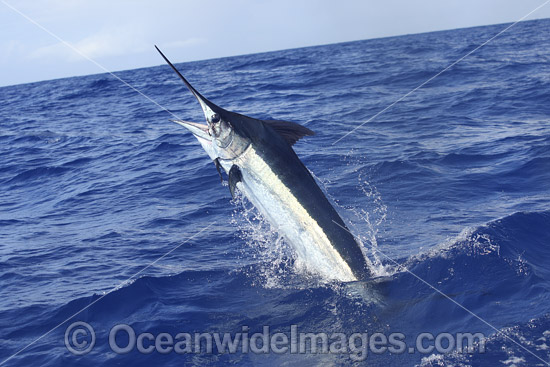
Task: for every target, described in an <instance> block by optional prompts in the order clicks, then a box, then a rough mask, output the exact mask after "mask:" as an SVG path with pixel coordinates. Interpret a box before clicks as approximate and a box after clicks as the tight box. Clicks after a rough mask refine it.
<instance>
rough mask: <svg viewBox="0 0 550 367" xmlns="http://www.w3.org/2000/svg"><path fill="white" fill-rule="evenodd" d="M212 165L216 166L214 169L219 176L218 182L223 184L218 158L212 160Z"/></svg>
mask: <svg viewBox="0 0 550 367" xmlns="http://www.w3.org/2000/svg"><path fill="white" fill-rule="evenodd" d="M214 165H215V166H216V169H217V170H218V174H219V175H220V181H221V182H222V183H223V176H222V169H221V168H222V166H221V165H220V160H219V159H218V158H216V159H214Z"/></svg>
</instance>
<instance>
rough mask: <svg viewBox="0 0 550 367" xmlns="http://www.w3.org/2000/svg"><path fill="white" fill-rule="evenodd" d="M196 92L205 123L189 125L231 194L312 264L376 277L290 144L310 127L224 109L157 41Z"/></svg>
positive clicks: (353, 276) (352, 277)
mask: <svg viewBox="0 0 550 367" xmlns="http://www.w3.org/2000/svg"><path fill="white" fill-rule="evenodd" d="M155 48H156V49H157V51H158V52H159V53H160V55H161V56H162V57H163V58H164V60H165V61H166V62H167V63H168V65H170V67H171V68H172V69H173V70H174V71H175V72H176V74H177V75H178V76H179V77H180V78H181V80H182V81H183V83H184V84H185V85H186V86H187V88H188V89H189V90H190V91H191V93H193V95H194V96H195V97H196V98H197V100H198V101H199V103H200V106H201V108H202V111H203V112H204V116H205V118H206V125H205V124H200V123H196V122H190V121H183V120H174V122H177V123H178V124H180V125H182V126H183V127H185V128H187V129H188V130H189V131H190V132H191V133H192V134H193V135H194V136H195V137H196V138H197V140H198V141H199V143H200V144H201V145H202V147H203V149H204V150H205V151H206V153H207V154H208V155H209V156H210V158H211V159H212V160H213V161H214V164H215V166H216V169H217V171H218V173H219V175H220V179H222V181H223V178H222V171H221V170H222V169H223V170H224V171H225V172H226V174H227V176H228V183H229V190H230V192H231V196H232V197H235V195H236V190H239V191H240V192H241V193H242V194H244V196H246V198H247V199H248V200H249V201H250V202H251V203H252V204H253V205H254V206H255V207H256V208H257V209H258V211H259V212H260V213H261V214H262V215H263V216H264V217H265V218H266V219H267V220H268V222H269V223H270V224H271V226H272V227H274V229H275V230H276V231H277V232H278V233H279V234H280V235H282V237H283V238H284V239H285V240H286V241H287V242H288V243H289V244H290V245H291V246H292V248H293V249H294V251H295V252H296V255H297V256H298V258H299V259H301V260H302V262H303V263H304V264H305V265H306V268H307V270H308V271H310V272H313V273H317V274H319V275H321V276H322V277H324V278H325V279H331V280H338V281H343V282H348V281H356V280H365V279H367V278H369V277H370V276H371V272H370V270H369V266H368V265H367V261H366V259H365V256H364V255H363V252H362V251H361V247H360V246H359V244H358V243H357V242H356V241H355V238H354V237H353V235H352V234H351V233H350V231H349V230H348V229H347V227H346V225H345V224H344V222H343V220H342V218H340V216H339V215H338V213H337V212H336V210H335V209H334V207H333V206H332V205H331V204H330V202H329V201H328V199H327V198H326V197H325V195H324V193H323V191H322V190H321V189H320V188H319V186H318V185H317V183H316V182H315V179H314V178H313V177H312V175H311V173H310V172H309V171H308V169H307V168H306V166H305V165H304V164H303V163H302V161H300V159H299V158H298V156H297V155H296V152H295V151H294V149H293V148H292V146H293V145H294V144H295V143H296V142H297V141H298V140H299V139H301V138H303V137H304V136H309V135H314V132H313V131H311V130H310V129H308V128H306V127H304V126H302V125H299V124H296V123H294V122H288V121H281V120H260V119H256V118H252V117H248V116H245V115H241V114H238V113H235V112H231V111H227V110H225V109H223V108H221V107H219V106H217V105H215V104H214V103H212V102H210V101H209V100H208V99H206V98H205V97H204V96H202V95H201V94H200V93H199V92H198V91H197V90H196V89H195V88H193V86H192V85H191V84H190V83H189V82H188V81H187V80H186V79H185V78H184V77H183V75H182V74H181V73H180V72H179V71H178V70H177V69H176V67H175V66H174V65H173V64H172V63H171V62H170V61H169V60H168V58H167V57H166V56H164V54H163V53H162V52H161V51H160V49H159V48H158V47H156V46H155Z"/></svg>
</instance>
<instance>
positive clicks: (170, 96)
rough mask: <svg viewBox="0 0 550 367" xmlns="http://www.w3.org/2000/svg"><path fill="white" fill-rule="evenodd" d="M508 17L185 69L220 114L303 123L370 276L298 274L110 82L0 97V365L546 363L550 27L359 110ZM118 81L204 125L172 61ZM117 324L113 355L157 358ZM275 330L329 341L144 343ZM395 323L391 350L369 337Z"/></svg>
mask: <svg viewBox="0 0 550 367" xmlns="http://www.w3.org/2000/svg"><path fill="white" fill-rule="evenodd" d="M505 27H506V25H494V26H485V27H476V28H469V29H459V30H452V31H443V32H433V33H426V34H417V35H407V36H400V37H391V38H383V39H372V40H366V41H357V42H349V43H341V44H333V45H326V46H318V47H308V48H301V49H293V50H285V51H278V52H269V53H262V54H254V55H245V56H237V57H229V58H221V59H214V60H206V61H199V62H189V63H182V64H177V66H178V68H179V69H180V70H181V71H182V73H183V74H184V75H185V76H186V77H187V78H188V80H189V81H190V82H191V83H192V84H193V85H194V86H195V88H197V90H199V91H200V92H201V93H202V94H203V95H205V96H206V97H207V98H209V99H210V100H212V101H213V102H214V103H216V104H218V105H220V106H221V107H223V108H226V109H228V110H232V111H236V112H240V113H243V114H246V115H249V116H253V117H257V118H271V119H281V120H289V121H294V122H297V123H300V124H304V125H306V126H307V127H309V128H310V129H312V130H313V131H315V132H316V135H315V136H313V137H307V138H304V139H302V140H301V141H299V142H298V143H297V144H296V145H295V146H294V148H295V150H296V152H297V154H298V156H299V157H300V158H301V160H302V161H303V162H304V164H305V165H306V166H307V167H308V169H309V170H310V171H311V172H312V174H314V176H315V177H316V179H317V180H318V182H319V184H320V186H321V187H322V189H323V190H324V191H325V192H326V194H327V196H328V197H329V198H330V199H331V200H332V201H333V203H334V205H335V207H336V208H337V209H338V211H339V213H340V215H341V216H342V217H343V218H344V220H345V221H346V223H348V224H349V227H350V229H352V231H353V233H354V234H355V235H356V236H357V237H358V238H359V239H360V240H361V242H362V244H363V247H364V252H365V254H366V256H367V257H368V258H369V260H370V261H371V263H372V267H373V272H374V274H375V275H374V277H373V279H371V280H369V281H366V282H353V283H338V282H333V281H325V280H323V279H319V278H317V277H316V276H315V275H314V274H307V273H304V272H303V271H302V267H301V265H300V263H301V262H302V261H303V260H304V259H299V258H296V256H295V255H294V254H293V252H292V249H290V248H289V246H288V245H287V244H286V243H285V241H284V240H283V239H281V238H279V237H278V235H277V233H276V232H275V231H274V230H273V229H272V228H270V226H269V224H268V223H266V222H265V221H263V220H262V218H261V217H259V216H258V214H257V212H256V211H255V210H254V208H252V207H251V206H250V204H249V203H248V202H247V201H246V200H245V199H243V198H242V197H240V198H237V199H235V200H232V199H231V196H230V193H229V190H228V187H227V184H225V185H221V184H220V180H219V178H218V173H217V172H216V169H215V167H214V164H213V163H212V161H211V160H210V159H209V158H208V157H207V155H206V153H205V152H204V151H203V150H202V148H201V147H200V145H199V144H198V142H197V141H196V139H195V138H194V137H193V136H192V135H191V134H190V133H189V132H187V131H186V130H185V129H184V128H182V127H180V126H178V125H176V124H174V123H172V122H170V121H169V120H170V119H171V118H173V116H172V115H171V114H170V113H168V112H167V111H166V110H165V109H163V108H161V107H159V106H158V105H156V104H154V103H152V102H151V101H150V100H148V99H146V98H144V96H143V95H141V94H138V93H136V91H134V90H132V89H130V88H128V87H127V86H126V85H124V84H123V83H121V81H119V80H117V79H116V78H114V77H113V76H112V75H109V74H98V75H89V76H84V77H74V78H66V79H59V80H51V81H44V82H37V83H32V84H24V85H15V86H9V87H3V88H0V100H1V104H0V186H1V191H0V289H1V295H2V296H1V297H0V364H1V365H2V366H4V365H5V366H113V365H120V366H182V365H197V366H217V365H226V364H230V365H238V366H252V365H254V366H255V365H261V366H279V365H287V366H294V365H302V366H319V365H323V366H330V365H375V366H414V365H420V366H447V365H455V366H470V365H471V366H498V365H501V366H512V365H516V366H527V365H529V366H544V365H547V364H548V363H550V303H549V300H550V20H536V21H529V22H522V23H519V24H517V25H515V26H514V27H512V28H511V29H510V30H508V31H507V32H505V33H504V34H502V35H500V36H499V37H497V38H496V39H494V40H493V41H491V42H490V43H488V44H487V45H485V46H484V47H482V48H480V49H478V50H476V51H475V52H474V53H473V54H471V55H470V56H468V57H466V58H465V59H464V60H462V61H461V62H459V63H458V64H456V65H454V66H453V67H452V68H450V69H449V70H447V71H445V72H444V73H442V74H441V75H439V76H438V77H437V78H435V79H433V80H431V81H430V82H429V83H427V84H426V85H424V86H423V87H422V88H420V89H418V90H416V91H414V92H413V93H411V94H409V95H407V96H406V97H405V98H404V99H403V100H401V101H399V102H398V103H396V104H395V105H393V106H391V108H389V109H387V110H386V111H385V112H384V113H382V114H380V115H378V116H376V117H375V118H374V119H372V120H370V119H371V117H372V116H374V115H376V114H377V113H379V112H380V111H382V110H383V109H385V108H386V107H388V106H390V105H392V103H394V102H395V101H397V100H398V99H400V98H401V97H402V96H404V95H405V94H407V93H409V92H410V91H411V90H413V89H415V88H416V87H418V86H419V85H421V84H422V83H424V82H425V81H426V80H428V79H429V78H431V77H432V76H434V75H435V74H437V73H438V72H440V71H441V70H442V69H444V68H445V67H447V66H448V65H450V64H451V63H453V62H454V61H456V60H458V59H459V58H461V57H462V56H464V55H466V54H467V53H469V52H470V51H472V50H474V49H475V48H476V47H477V46H479V45H480V44H482V43H483V42H485V41H487V40H488V39H490V38H491V37H493V36H494V35H495V34H497V33H498V32H500V31H501V30H502V29H504V28H505ZM166 51H167V52H166V53H167V56H168V57H170V52H169V50H166ZM151 52H156V51H155V50H154V49H153V48H151ZM173 61H174V62H177V61H178V60H173ZM161 62H162V59H160V57H159V65H160V64H161ZM116 75H117V76H118V77H120V78H122V79H123V80H125V81H126V82H128V83H129V84H131V85H132V86H134V87H135V88H136V89H138V90H139V91H141V92H142V93H143V94H145V95H147V96H148V97H149V98H151V99H152V100H154V101H156V102H157V103H158V104H159V105H160V106H162V107H164V108H166V109H168V110H169V111H171V112H172V113H174V114H176V115H177V116H180V117H181V118H183V119H186V120H191V121H197V122H203V121H204V117H203V115H202V111H201V109H200V106H199V104H198V103H197V101H196V100H195V99H194V98H193V96H192V95H191V93H189V91H188V90H187V89H186V87H185V86H184V85H183V83H181V81H180V80H179V79H178V78H177V76H176V75H175V74H174V73H173V72H172V70H170V68H169V67H168V66H166V65H160V66H157V67H151V68H144V69H136V70H128V71H122V72H117V73H116ZM366 121H368V123H366V124H364V125H362V124H363V123H365V122H366ZM360 125H362V126H360ZM359 126H360V127H359ZM356 127H358V128H357V129H355V130H353V129H354V128H356ZM350 131H353V132H352V133H350V134H348V135H346V136H345V137H344V135H345V134H347V133H348V132H350ZM342 137H343V139H341V140H339V139H340V138H342ZM75 322H81V324H79V325H89V326H90V327H91V328H92V329H93V330H94V335H95V341H94V345H93V348H91V350H90V351H89V353H87V354H82V355H76V354H75V353H74V352H71V351H70V348H68V347H67V344H66V342H65V338H67V340H68V342H69V346H71V345H72V346H73V347H75V348H76V347H81V348H83V347H85V346H87V345H91V342H92V339H91V333H89V334H88V335H84V331H82V332H81V333H77V334H71V332H72V330H69V326H70V325H73V323H75ZM84 323H85V324H84ZM117 325H119V326H118V327H119V328H120V325H123V326H122V327H121V329H120V330H121V331H119V332H117V334H115V338H114V339H115V343H117V344H116V345H117V346H119V347H124V346H126V345H129V346H130V347H132V345H130V344H131V342H132V340H131V339H132V338H131V333H130V331H128V330H129V329H128V327H129V328H131V329H132V330H133V331H134V332H135V335H137V336H139V335H145V336H144V337H143V336H142V337H141V339H140V341H141V342H142V344H143V345H144V346H145V347H150V346H153V347H155V349H154V350H150V348H149V349H147V350H146V351H139V350H138V348H137V346H136V347H133V348H129V349H130V350H128V352H127V353H117V352H116V351H114V350H113V347H112V345H111V344H110V341H109V335H110V333H111V332H112V330H113V328H116V327H117ZM124 325H127V327H126V326H124ZM77 326H78V325H77ZM266 328H267V329H268V330H267V331H268V334H269V335H267V334H266V336H269V337H270V338H271V337H272V335H274V334H277V333H279V337H280V340H283V341H284V337H286V338H288V339H290V338H291V337H292V336H293V335H292V333H293V330H294V331H297V332H298V333H321V334H322V333H324V334H325V335H328V337H329V338H330V340H329V342H330V343H331V344H330V347H331V349H330V350H328V351H327V350H324V349H322V348H319V349H318V350H314V349H315V348H313V347H312V345H311V343H310V344H309V345H306V346H305V349H304V350H303V351H300V350H298V351H295V350H291V349H290V348H288V349H286V350H285V349H283V350H273V349H274V348H271V345H269V347H270V348H271V349H270V350H269V351H268V352H267V353H264V352H262V351H258V350H257V349H258V348H260V347H259V346H261V345H263V344H262V343H264V340H263V339H262V338H263V336H264V334H261V337H260V338H256V340H254V342H257V343H256V344H255V347H256V350H255V351H252V350H244V346H243V345H240V347H239V349H237V351H235V352H234V353H233V352H227V351H226V352H225V353H222V352H221V351H220V350H218V349H217V348H216V345H214V348H213V350H212V351H210V352H209V351H208V350H206V344H207V343H208V340H207V338H208V336H204V337H203V340H202V342H204V343H203V344H204V345H203V344H200V345H199V347H200V348H199V350H197V351H196V350H195V349H192V350H189V349H187V350H185V349H184V348H183V350H181V349H182V348H180V350H178V351H176V350H175V348H173V349H170V348H165V349H162V347H163V345H160V347H161V348H158V346H156V345H155V340H156V338H157V337H158V336H159V335H160V334H161V333H166V334H168V336H167V335H166V334H163V335H162V336H161V342H162V341H163V340H164V341H165V342H166V343H165V344H164V345H169V344H170V337H171V338H172V339H178V340H180V341H181V339H182V335H183V334H185V333H187V334H188V335H189V336H193V337H194V336H195V333H204V334H209V335H213V334H215V333H229V334H230V336H233V337H236V336H237V334H239V335H240V337H241V340H244V339H245V334H246V335H247V337H248V336H252V335H253V334H256V333H264V331H266ZM293 328H294V329H293ZM143 333H149V334H143ZM281 333H282V334H281ZM336 333H342V334H344V335H345V338H344V339H342V340H347V341H349V340H350V339H353V342H354V346H351V345H335V340H336V339H337V338H336V336H335V334H336ZM392 333H399V334H398V335H402V339H400V340H401V341H402V344H399V343H397V345H398V346H399V348H397V350H396V349H395V348H394V349H392V350H389V349H386V350H382V348H379V349H378V350H377V349H376V348H372V343H371V344H369V345H370V346H369V348H365V349H361V345H366V344H365V342H366V340H367V339H364V338H363V335H367V337H368V338H371V336H372V335H374V334H377V338H380V339H383V337H384V336H385V337H386V338H388V337H389V335H390V334H392ZM422 333H429V334H430V335H433V336H434V337H438V336H440V335H443V337H439V339H438V340H439V341H442V343H443V347H448V346H449V343H451V341H452V340H453V339H452V337H454V336H456V335H457V334H458V333H471V334H475V333H481V334H482V335H483V336H484V337H483V339H479V340H477V341H476V343H474V344H472V345H471V348H465V349H463V350H457V348H456V347H455V346H453V345H451V347H450V348H447V349H448V350H446V351H444V352H439V351H437V350H435V349H433V348H432V350H429V347H430V346H433V345H434V343H435V340H433V339H430V338H425V339H424V340H423V344H421V345H420V348H418V346H417V344H416V341H417V340H418V336H419V335H420V334H422ZM178 334H180V336H179V338H178ZM354 334H356V335H355V336H354ZM282 335H284V337H283V336H282ZM425 335H426V334H425ZM73 336H74V338H73ZM162 338H164V339H162ZM400 338H401V337H400ZM342 340H341V341H342ZM270 341H272V340H270ZM202 342H200V343H202ZM134 343H135V344H136V345H137V342H136V341H135V340H134ZM175 343H176V341H175V340H174V342H173V344H175ZM320 343H321V344H322V343H323V341H322V340H320ZM361 343H363V344H361ZM369 343H370V339H369ZM161 344H162V343H161ZM241 344H242V343H241ZM314 344H315V343H314ZM341 344H345V343H341ZM382 344H383V343H382ZM182 345H184V344H181V345H180V347H181V346H182ZM380 345H381V344H380ZM75 348H73V349H75ZM76 349H78V348H76ZM142 349H143V348H142ZM249 349H250V348H249ZM275 349H276V348H275ZM77 354H78V353H77Z"/></svg>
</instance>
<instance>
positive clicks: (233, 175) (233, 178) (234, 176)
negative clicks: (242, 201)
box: [229, 165, 243, 199]
mask: <svg viewBox="0 0 550 367" xmlns="http://www.w3.org/2000/svg"><path fill="white" fill-rule="evenodd" d="M242 179H243V176H242V174H241V170H240V169H239V167H237V166H235V165H233V166H232V167H231V169H230V170H229V191H230V192H231V197H232V198H233V199H235V187H236V186H237V183H238V182H241V181H242Z"/></svg>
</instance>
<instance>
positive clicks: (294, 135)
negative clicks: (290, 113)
mask: <svg viewBox="0 0 550 367" xmlns="http://www.w3.org/2000/svg"><path fill="white" fill-rule="evenodd" d="M263 121H264V122H265V123H266V124H267V125H269V126H270V127H271V128H272V129H273V130H275V131H276V132H277V133H279V135H281V136H282V137H283V138H284V139H285V140H286V141H287V142H288V144H290V146H293V145H294V143H296V142H297V141H298V140H300V139H301V138H303V137H304V136H311V135H315V133H314V132H313V131H311V130H310V129H308V128H307V127H305V126H302V125H299V124H297V123H295V122H290V121H282V120H263Z"/></svg>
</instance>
